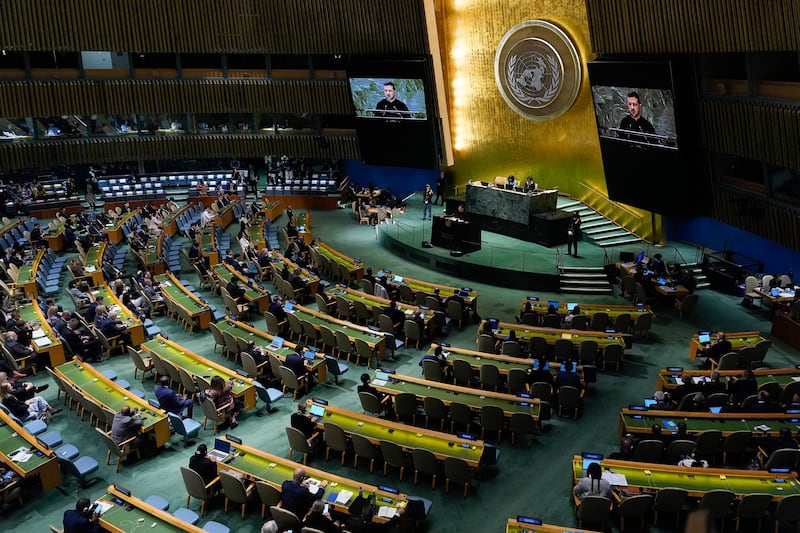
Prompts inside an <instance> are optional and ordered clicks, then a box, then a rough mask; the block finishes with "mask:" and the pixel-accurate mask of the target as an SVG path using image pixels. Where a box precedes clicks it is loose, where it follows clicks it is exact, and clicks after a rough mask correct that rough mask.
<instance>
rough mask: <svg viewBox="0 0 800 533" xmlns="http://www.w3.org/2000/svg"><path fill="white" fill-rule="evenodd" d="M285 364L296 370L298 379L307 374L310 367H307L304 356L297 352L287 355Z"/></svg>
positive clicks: (293, 370)
mask: <svg viewBox="0 0 800 533" xmlns="http://www.w3.org/2000/svg"><path fill="white" fill-rule="evenodd" d="M283 366H285V367H286V368H289V369H291V370H292V372H294V374H295V376H297V377H298V379H299V378H300V377H302V376H305V375H306V372H308V369H307V368H306V364H305V362H304V360H303V356H302V355H300V354H299V353H297V352H292V353H290V354H289V355H287V356H286V361H284V363H283Z"/></svg>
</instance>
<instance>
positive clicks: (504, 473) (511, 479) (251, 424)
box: [0, 210, 795, 533]
mask: <svg viewBox="0 0 800 533" xmlns="http://www.w3.org/2000/svg"><path fill="white" fill-rule="evenodd" d="M313 215H314V221H313V228H312V231H313V235H314V236H315V237H316V238H321V239H323V240H325V241H326V242H327V243H328V244H330V245H331V246H333V247H334V248H336V249H338V250H341V251H342V252H344V253H346V254H348V255H350V256H354V257H358V258H360V259H361V260H362V261H363V262H364V263H365V264H366V265H367V266H371V267H373V269H376V270H377V269H379V268H389V269H391V270H392V271H393V272H395V273H400V274H401V275H405V276H409V277H413V278H419V279H425V280H430V281H434V282H440V283H447V284H451V285H455V286H463V285H469V286H471V287H474V288H475V289H476V290H477V291H478V293H479V311H480V314H481V315H482V316H484V317H486V316H494V317H497V318H499V319H501V320H504V321H510V322H513V321H514V318H513V317H514V316H515V315H516V313H517V309H518V305H519V302H520V300H521V299H522V298H523V297H525V296H527V295H537V296H539V297H540V298H543V299H545V298H547V299H562V300H563V299H565V296H563V295H559V294H554V293H540V292H538V291H537V288H536V287H519V288H518V289H516V290H512V289H505V288H497V287H494V286H492V285H491V284H488V283H480V282H475V281H466V280H457V279H450V278H448V277H447V276H445V275H442V274H440V273H438V272H436V271H432V270H427V269H421V268H419V267H417V266H416V265H414V264H413V263H412V262H410V261H406V260H401V259H397V258H396V257H395V256H393V255H391V254H390V253H389V252H387V251H386V250H384V249H382V248H380V247H379V246H378V245H377V241H376V238H375V230H374V228H372V227H370V226H367V225H359V224H357V223H356V222H355V221H354V220H353V218H352V213H351V212H350V211H349V210H337V211H329V212H314V214H313ZM403 216H406V217H411V216H413V210H410V212H409V213H407V214H406V215H403ZM402 221H403V218H402V217H401V218H400V219H399V222H402ZM279 222H281V220H280V219H279ZM235 226H236V224H234V225H233V227H231V228H229V229H228V231H229V232H233V231H235V229H237V228H236V227H235ZM233 246H234V248H237V246H238V245H237V244H235V243H234V244H233ZM584 249H587V247H586V246H584ZM592 253H593V252H592ZM582 254H583V250H582ZM586 255H587V259H585V262H586V263H587V264H591V265H597V266H599V265H602V262H601V261H600V262H598V259H597V258H596V257H589V250H588V249H587V252H586ZM531 257H532V258H533V257H535V255H534V254H532V255H531ZM601 257H602V254H601ZM185 266H188V265H185ZM134 269H135V263H134V261H133V259H132V257H130V256H129V259H128V264H127V270H128V272H133V270H134ZM188 272H191V274H188ZM181 277H183V278H185V279H188V280H190V281H193V282H194V281H196V276H195V275H194V272H193V271H190V270H189V269H188V268H185V269H184V274H183V275H182V276H181ZM699 294H700V301H699V304H698V307H697V311H696V314H695V317H694V318H693V319H691V320H689V319H684V320H683V321H679V320H678V319H677V316H676V315H674V314H673V311H672V309H671V308H670V307H663V308H658V309H656V313H657V315H658V317H657V319H656V321H655V323H654V326H653V329H652V337H651V339H650V340H649V341H648V342H637V343H635V344H634V345H633V347H632V348H631V349H630V350H628V351H627V352H626V360H625V364H624V366H623V368H622V370H621V371H620V372H619V373H617V372H613V371H609V372H600V375H599V376H598V380H597V383H596V384H593V385H592V386H591V388H590V389H589V391H588V393H587V395H586V398H585V409H584V412H583V415H582V416H581V417H580V418H579V419H578V420H577V421H575V420H571V419H558V417H554V419H553V420H552V421H550V422H549V423H548V424H547V428H546V431H545V432H544V433H543V434H542V435H540V436H538V437H537V439H536V441H535V443H534V445H533V446H532V447H531V448H530V449H529V448H526V447H524V446H520V445H518V446H517V447H512V446H511V445H510V443H509V440H508V437H507V436H506V437H504V439H503V442H501V443H500V444H499V445H498V446H499V448H500V451H501V455H500V460H499V464H498V465H497V467H496V468H495V469H490V470H489V472H488V475H487V476H486V477H484V478H483V479H481V480H476V481H475V482H474V484H473V486H474V490H473V491H472V492H471V493H470V495H469V497H468V498H467V499H464V498H463V497H462V494H461V490H459V489H455V490H451V491H450V494H445V493H444V489H443V483H438V486H437V488H436V490H431V488H430V482H429V480H428V479H427V478H423V480H422V481H421V482H420V484H419V485H417V486H415V485H414V484H413V483H412V482H411V481H410V479H413V472H412V475H411V476H409V475H408V474H407V475H406V476H405V478H404V480H403V481H399V480H398V476H397V473H396V471H392V470H391V469H390V474H389V476H388V477H384V476H383V475H382V470H381V468H380V467H378V468H377V469H376V473H374V474H369V472H368V467H367V466H366V465H365V464H364V463H363V462H362V464H360V465H359V468H358V469H355V468H353V466H352V458H350V459H349V460H348V462H347V464H346V466H341V465H340V463H339V461H338V460H337V459H332V460H330V461H328V462H326V461H325V459H324V457H314V458H312V459H311V462H310V464H311V465H313V466H315V467H318V468H322V469H325V470H329V471H331V472H333V473H336V474H339V475H342V476H346V477H350V478H353V479H355V480H360V481H363V482H364V483H370V484H375V485H377V484H384V485H389V486H393V487H397V488H398V489H400V491H402V492H404V493H408V494H413V495H419V496H423V497H425V498H429V499H431V500H432V501H433V508H432V511H431V514H430V517H429V520H428V525H427V530H428V531H431V532H442V533H446V532H456V531H486V532H489V531H495V532H499V531H504V528H505V522H506V519H507V518H508V517H515V516H516V515H519V514H521V515H528V516H537V517H541V518H542V519H543V520H544V522H546V523H550V524H559V525H563V526H565V527H566V528H567V529H569V528H573V527H576V526H577V521H576V519H575V512H574V507H573V504H572V499H571V492H570V489H571V485H572V480H571V472H570V461H571V458H572V456H573V454H575V453H580V452H582V451H595V452H600V453H605V454H608V453H610V452H612V451H615V450H616V449H617V448H618V439H617V421H618V417H619V409H620V407H623V406H628V405H629V404H633V403H639V402H640V401H641V399H642V398H644V397H648V396H651V395H652V392H653V391H654V389H655V386H656V375H657V373H658V370H659V369H660V368H663V367H665V366H670V365H679V366H687V367H688V366H690V365H691V363H690V361H689V360H688V357H687V353H688V341H689V338H690V337H691V335H692V334H693V333H695V332H696V331H697V330H698V329H706V328H708V329H713V330H717V329H724V330H728V331H743V330H759V331H760V332H761V333H762V334H763V335H766V336H769V329H770V323H769V322H768V320H767V317H766V314H765V313H763V312H760V311H758V310H750V309H745V308H743V307H741V306H740V305H738V303H739V299H738V298H735V297H732V296H727V295H723V294H719V293H716V292H713V291H710V290H702V291H700V292H699ZM205 296H206V298H207V299H208V300H209V301H210V302H211V303H213V304H215V305H216V306H217V307H219V308H222V301H221V299H220V298H219V297H217V296H214V295H209V294H207V295H205ZM569 299H570V300H576V301H586V302H590V301H591V302H602V303H618V304H622V303H625V302H626V301H625V300H624V299H622V298H621V297H620V296H618V295H616V294H614V295H609V296H605V297H592V298H591V299H590V298H589V297H581V298H576V297H575V296H571V297H570V298H569ZM59 300H60V303H61V304H62V305H64V306H65V308H72V305H71V301H70V300H69V297H68V296H67V295H66V293H64V294H63V295H62V296H61V297H60V298H59ZM311 306H312V307H313V304H312V305H311ZM154 321H155V322H156V324H157V325H158V326H159V327H160V328H161V330H162V331H163V332H164V333H165V334H166V335H168V336H169V338H170V339H172V340H174V341H176V342H179V343H181V344H183V345H185V346H186V347H187V348H188V349H190V350H193V351H195V352H198V353H200V354H202V355H205V356H208V357H210V358H214V359H215V360H217V361H219V362H221V363H222V364H227V365H231V363H229V362H226V361H225V360H224V359H223V358H222V357H221V356H220V355H219V354H215V353H214V350H213V339H212V336H211V333H210V332H208V331H205V332H198V333H195V334H194V335H192V336H191V337H190V336H188V335H187V334H186V333H184V332H183V330H182V329H181V328H180V327H179V326H178V325H177V324H176V323H175V322H172V321H170V320H169V319H165V318H159V317H156V318H155V319H154ZM255 324H256V326H258V327H262V328H265V324H264V321H263V320H261V319H259V320H256V321H255ZM446 340H447V342H450V343H451V344H453V345H455V346H461V347H466V348H473V347H474V346H475V327H474V326H472V325H468V326H466V327H465V328H464V329H463V330H462V331H458V330H455V331H454V330H451V331H450V332H449V334H448V336H447V339H446ZM422 353H423V350H419V351H418V350H414V349H412V348H401V349H400V350H399V351H398V359H399V360H398V362H396V363H392V364H391V367H393V368H396V369H397V370H398V371H399V372H401V373H406V374H410V375H421V371H420V367H419V366H418V361H419V359H420V356H421V354H422ZM794 358H795V353H794V351H793V350H791V349H790V348H788V347H787V346H786V345H785V344H783V343H782V342H780V341H774V343H773V347H772V348H771V350H770V352H769V353H768V355H767V364H768V365H770V366H773V367H784V366H789V365H793V364H794V362H795V361H794ZM98 366H99V367H100V368H101V369H104V368H112V369H113V370H114V371H116V372H117V374H118V375H119V377H120V378H124V379H127V380H128V381H130V382H131V383H132V384H134V386H136V387H138V388H141V389H142V390H144V391H145V392H146V393H147V395H148V397H153V388H154V387H153V381H152V378H149V379H148V380H146V381H145V383H144V384H143V385H142V384H141V383H140V382H138V381H137V380H134V377H133V365H132V363H131V362H130V361H129V359H128V358H127V357H126V356H116V357H113V358H112V359H111V360H109V361H107V362H105V363H101V364H100V365H98ZM363 370H364V369H361V368H357V367H355V366H354V365H352V364H350V371H349V372H348V373H347V374H346V375H345V376H343V377H342V378H340V382H339V385H338V386H336V385H334V384H333V383H332V382H331V383H325V384H320V385H318V386H316V387H315V388H314V389H313V391H312V392H311V396H314V397H320V398H325V399H326V400H328V401H330V402H331V403H332V404H334V405H337V406H341V407H345V408H350V409H353V410H359V409H360V404H359V402H358V397H357V395H356V391H355V388H356V384H357V382H358V377H359V375H360V374H361V372H362V371H363ZM46 376H47V375H46V374H45V373H41V374H40V375H39V376H37V377H35V378H34V379H33V380H34V381H35V382H36V383H37V384H41V383H45V382H48V378H47V377H46ZM56 391H57V389H56V387H55V386H54V385H51V387H50V388H49V390H47V391H46V392H45V393H44V396H45V397H46V398H47V399H48V400H49V401H51V402H52V403H53V404H54V405H60V401H58V400H56ZM275 407H277V409H278V410H277V412H275V413H273V414H269V415H265V416H256V415H255V414H253V413H247V414H245V415H244V416H243V417H242V420H241V424H240V426H239V427H238V428H237V429H236V430H235V432H234V434H235V435H237V436H239V437H241V438H242V439H243V440H244V442H245V443H246V444H249V445H252V446H256V447H259V448H261V449H264V450H267V451H269V452H271V453H275V454H278V455H285V454H286V453H287V451H288V447H287V440H286V436H285V433H284V427H285V426H286V425H288V423H289V416H290V414H291V413H292V412H293V411H294V408H295V405H294V403H293V402H292V400H291V397H287V398H284V399H283V400H281V401H279V402H278V403H277V404H275ZM200 413H201V411H200V409H199V408H198V409H195V415H194V416H195V419H201V414H200ZM51 428H52V429H55V430H58V431H60V432H61V433H62V434H63V435H64V437H65V441H66V442H71V443H74V444H76V445H77V446H78V447H79V448H80V449H81V453H82V454H84V455H91V456H93V457H95V458H97V459H98V460H99V461H100V463H101V467H100V470H99V471H98V472H97V473H95V474H94V476H95V477H97V478H99V479H98V480H97V481H96V482H95V483H94V485H93V486H91V487H89V488H88V489H85V490H82V489H79V488H78V486H77V483H76V480H75V479H71V478H65V480H64V484H63V486H62V487H60V488H58V489H56V490H52V491H50V492H49V493H47V494H40V493H37V492H34V493H29V494H28V495H27V497H26V498H25V505H24V506H23V507H22V508H21V509H16V510H13V511H6V512H5V514H4V515H3V517H2V525H1V526H0V528H1V529H2V530H4V531H9V530H10V531H23V530H27V531H45V530H46V528H47V525H48V524H54V525H58V526H59V527H60V524H61V515H62V513H63V511H64V510H65V509H67V508H69V507H71V506H73V505H74V502H75V500H76V499H77V498H78V497H80V496H82V495H86V496H88V497H90V498H93V497H98V496H100V495H102V494H103V493H104V491H105V489H106V487H107V486H108V485H109V484H111V483H118V484H121V485H123V486H126V487H128V488H129V489H131V490H132V491H133V494H134V495H136V496H138V497H141V498H145V497H147V496H148V495H150V494H160V495H161V496H163V497H165V498H166V499H167V500H169V502H170V510H174V509H176V508H178V507H181V506H183V505H185V503H186V492H185V490H184V486H183V482H182V480H181V477H180V474H179V470H178V466H179V465H187V463H188V459H189V456H190V455H191V454H192V453H193V451H194V449H195V446H190V447H188V448H187V447H184V446H183V444H182V443H181V441H180V438H178V437H177V436H175V437H173V439H172V442H171V444H170V445H169V446H168V447H166V448H165V449H164V450H162V451H161V452H160V453H159V454H158V455H157V456H156V457H155V458H152V459H146V460H143V461H141V462H138V463H136V464H134V465H131V466H123V467H122V468H121V469H120V472H119V473H115V471H114V466H113V464H112V465H111V466H106V465H105V461H104V460H103V458H104V457H105V449H104V448H103V445H102V443H101V442H100V441H99V440H98V439H97V438H96V436H95V434H94V430H93V429H92V428H91V427H90V424H89V422H88V421H87V420H84V421H80V420H79V418H78V417H77V416H76V415H75V413H74V411H72V412H70V411H68V410H65V411H64V412H63V413H61V414H58V415H56V416H55V417H54V418H53V421H52V423H51ZM199 442H205V443H207V444H211V443H212V442H213V434H212V431H211V430H210V429H209V430H205V431H201V439H200V440H199V441H198V443H199ZM191 507H192V509H195V510H198V509H199V502H197V501H193V502H192V504H191ZM259 509H260V505H256V504H254V505H252V506H251V507H250V508H249V509H248V513H247V515H246V518H245V519H244V520H242V519H241V517H240V514H239V511H238V509H237V508H236V507H235V506H234V508H233V509H232V510H231V511H230V512H228V513H225V512H224V510H223V505H222V500H219V501H216V502H212V503H211V504H210V505H208V506H207V512H206V515H205V516H204V517H203V518H202V519H201V521H200V524H203V523H204V522H205V521H206V520H216V521H219V522H223V523H225V524H227V525H228V526H229V527H230V528H231V530H232V531H234V532H245V531H248V532H250V531H257V530H258V528H259V527H260V524H261V520H260V517H259ZM666 522H670V521H666ZM612 527H613V530H618V529H619V525H618V523H614V524H613V526H612ZM649 529H650V530H651V531H674V529H670V526H668V525H665V526H663V527H662V526H659V527H658V528H654V527H652V526H651V527H650V528H649Z"/></svg>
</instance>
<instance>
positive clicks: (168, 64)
mask: <svg viewBox="0 0 800 533" xmlns="http://www.w3.org/2000/svg"><path fill="white" fill-rule="evenodd" d="M177 59H178V56H177V55H176V54H150V53H147V54H144V53H136V54H131V64H132V65H133V71H134V75H135V76H136V77H137V78H140V79H148V78H155V79H160V78H166V79H172V78H177V77H178V63H177Z"/></svg>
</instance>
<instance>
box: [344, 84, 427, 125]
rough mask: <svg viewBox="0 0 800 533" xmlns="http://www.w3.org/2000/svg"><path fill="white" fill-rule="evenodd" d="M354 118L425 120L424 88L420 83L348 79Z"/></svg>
mask: <svg viewBox="0 0 800 533" xmlns="http://www.w3.org/2000/svg"><path fill="white" fill-rule="evenodd" d="M349 81H350V95H351V96H352V99H353V106H354V107H355V109H356V117H359V118H375V119H381V120H426V119H427V118H428V108H427V106H426V104H425V84H424V83H423V81H422V80H420V79H406V78H397V79H386V78H350V80H349Z"/></svg>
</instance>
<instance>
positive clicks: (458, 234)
mask: <svg viewBox="0 0 800 533" xmlns="http://www.w3.org/2000/svg"><path fill="white" fill-rule="evenodd" d="M431 243H432V244H433V245H434V246H439V247H441V248H447V249H448V250H458V251H461V252H464V253H470V252H474V251H476V250H480V249H481V228H480V226H479V225H478V224H474V223H472V222H468V221H466V220H463V219H460V218H456V217H449V216H442V215H436V216H434V217H433V229H432V231H431Z"/></svg>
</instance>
